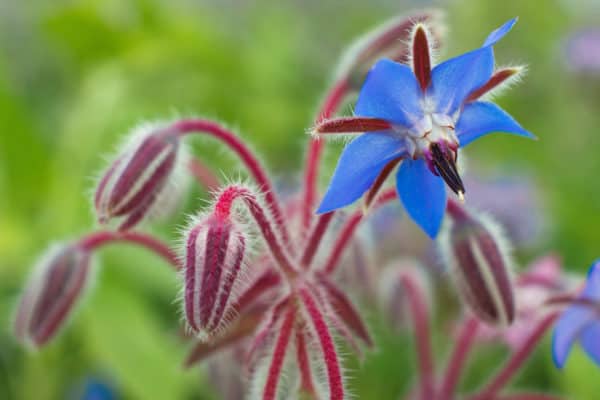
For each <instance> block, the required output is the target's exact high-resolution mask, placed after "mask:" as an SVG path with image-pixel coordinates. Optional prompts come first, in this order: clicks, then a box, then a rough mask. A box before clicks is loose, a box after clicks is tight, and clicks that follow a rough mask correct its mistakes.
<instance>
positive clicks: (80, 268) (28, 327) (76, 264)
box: [15, 244, 90, 347]
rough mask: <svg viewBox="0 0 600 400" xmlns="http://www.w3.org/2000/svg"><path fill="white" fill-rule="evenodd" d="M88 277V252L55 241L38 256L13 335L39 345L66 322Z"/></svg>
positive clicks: (26, 342)
mask: <svg viewBox="0 0 600 400" xmlns="http://www.w3.org/2000/svg"><path fill="white" fill-rule="evenodd" d="M89 280H90V254H89V252H87V251H86V250H84V249H81V248H80V247H78V246H74V245H71V244H61V245H55V246H53V247H51V248H50V249H48V250H47V251H46V253H45V254H44V255H43V256H42V257H41V258H40V260H39V261H38V263H37V265H36V267H35V268H34V271H33V273H32V275H31V277H30V279H29V281H28V282H27V285H26V286H25V290H24V292H23V294H22V297H21V301H20V303H19V306H18V308H17V313H16V320H15V335H16V336H17V338H18V339H19V340H20V341H22V342H23V343H25V344H28V345H31V346H33V347H40V346H42V345H44V344H46V343H47V342H48V341H49V340H50V339H52V338H53V337H54V336H55V335H56V333H57V332H58V330H59V329H60V328H61V327H62V326H63V325H64V324H65V322H66V320H67V318H68V317H69V315H71V313H72V312H73V310H74V308H75V306H76V305H77V302H78V301H79V300H80V299H81V297H82V295H83V292H84V289H85V288H86V287H87V285H88V284H89Z"/></svg>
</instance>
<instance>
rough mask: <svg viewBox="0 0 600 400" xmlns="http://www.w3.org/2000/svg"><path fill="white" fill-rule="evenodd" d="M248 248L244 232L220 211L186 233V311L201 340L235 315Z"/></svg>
mask: <svg viewBox="0 0 600 400" xmlns="http://www.w3.org/2000/svg"><path fill="white" fill-rule="evenodd" d="M245 251H246V237H245V235H244V233H243V232H242V231H241V230H240V229H239V228H238V227H237V226H236V225H235V224H234V223H233V222H232V221H231V220H230V219H229V218H227V217H224V216H223V215H221V214H213V215H211V216H209V217H207V218H204V219H201V220H200V221H199V222H198V223H196V224H194V225H193V227H192V229H190V230H189V232H188V234H187V235H186V249H185V253H186V254H185V269H184V296H183V301H184V314H185V318H186V320H187V323H188V325H189V327H190V328H191V330H192V331H193V332H194V333H195V334H197V335H198V337H199V338H200V339H201V340H207V339H208V338H210V337H213V336H215V335H217V334H218V333H219V331H220V330H222V329H223V328H224V327H225V325H226V324H227V322H229V321H230V320H231V319H232V318H233V316H234V312H235V306H234V305H235V304H236V300H237V298H238V294H239V293H238V292H239V288H240V285H241V282H240V277H241V275H242V273H243V271H242V269H243V267H244V254H245Z"/></svg>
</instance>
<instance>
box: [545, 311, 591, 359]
mask: <svg viewBox="0 0 600 400" xmlns="http://www.w3.org/2000/svg"><path fill="white" fill-rule="evenodd" d="M593 321H594V310H593V309H592V308H590V307H587V306H581V305H573V306H571V307H569V308H567V310H566V311H565V312H564V313H563V315H562V316H561V317H560V319H559V320H558V322H557V323H556V326H555V328H554V334H553V336H552V359H553V360H554V364H555V365H556V366H557V367H558V368H562V367H563V366H564V365H565V361H566V360H567V356H568V355H569V352H570V351H571V347H573V343H575V341H576V340H577V339H578V337H579V335H580V334H581V333H582V331H583V329H584V328H585V327H586V326H588V325H589V324H590V323H592V322H593Z"/></svg>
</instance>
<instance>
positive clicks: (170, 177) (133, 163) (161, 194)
mask: <svg viewBox="0 0 600 400" xmlns="http://www.w3.org/2000/svg"><path fill="white" fill-rule="evenodd" d="M180 147H181V145H180V143H179V139H178V138H177V137H176V136H174V135H172V134H171V133H170V131H168V130H167V129H165V128H163V127H160V126H142V127H141V128H139V129H138V130H136V131H134V132H133V134H132V139H131V141H130V142H129V143H128V144H127V145H126V146H125V148H124V150H123V151H122V152H121V153H120V154H119V156H118V157H117V158H116V159H115V161H114V162H113V163H112V164H111V165H110V167H109V168H108V170H107V171H106V173H105V174H104V176H103V177H102V178H101V179H100V183H99V184H98V188H97V190H96V195H95V199H94V205H95V208H96V214H97V217H98V221H99V222H100V223H106V222H108V221H109V220H111V219H114V218H120V220H121V221H120V224H119V229H120V230H126V229H129V228H132V227H133V226H135V225H136V224H138V223H139V222H140V221H142V219H144V218H145V217H146V216H147V215H149V214H151V213H152V212H153V211H154V210H155V208H157V207H160V208H162V207H164V206H165V204H164V203H165V201H168V198H169V197H171V196H173V194H174V193H175V192H176V189H177V188H176V186H174V185H176V184H177V182H176V181H177V179H175V178H176V176H175V175H176V169H177V167H178V165H179V164H181V163H180V162H179V161H180V159H181V158H182V155H181V154H180V153H181V151H180Z"/></svg>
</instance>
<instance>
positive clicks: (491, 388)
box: [471, 312, 559, 400]
mask: <svg viewBox="0 0 600 400" xmlns="http://www.w3.org/2000/svg"><path fill="white" fill-rule="evenodd" d="M558 316H559V313H557V312H555V313H552V314H548V315H546V316H545V317H544V318H543V319H542V320H541V321H540V322H539V323H538V324H537V326H536V327H535V329H534V330H533V331H532V332H531V334H530V335H529V337H528V338H527V340H526V341H525V343H523V344H522V345H521V346H520V347H519V348H518V349H517V350H516V351H515V352H514V353H513V354H512V356H511V357H510V359H509V360H508V361H507V362H506V363H505V364H504V367H502V369H501V370H500V371H499V372H498V373H497V374H496V376H495V378H494V379H493V380H491V381H490V383H488V384H487V385H486V386H485V387H484V388H483V389H482V390H481V392H480V393H479V394H477V395H475V396H473V397H472V398H471V399H472V400H485V399H493V398H494V397H495V396H496V394H497V393H498V392H499V391H500V390H501V389H502V388H503V387H504V386H505V385H506V384H507V383H508V382H509V381H510V379H511V378H512V377H513V376H514V375H515V374H516V373H517V371H518V370H519V368H521V366H522V365H523V363H524V362H525V361H526V360H527V359H528V358H529V356H530V355H531V353H532V352H533V350H534V349H535V347H536V346H537V344H538V343H539V341H540V340H541V339H542V337H543V336H544V334H545V333H546V331H547V330H548V329H549V328H550V327H551V326H552V324H553V323H554V321H555V320H556V319H557V318H558Z"/></svg>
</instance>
